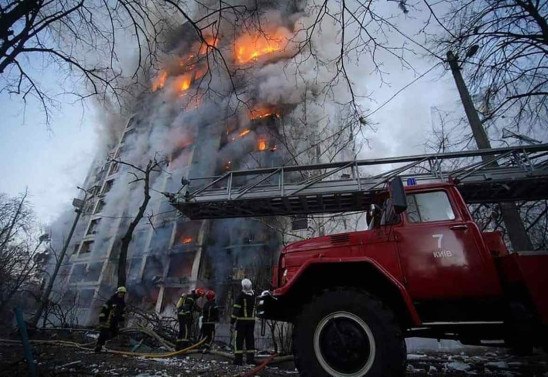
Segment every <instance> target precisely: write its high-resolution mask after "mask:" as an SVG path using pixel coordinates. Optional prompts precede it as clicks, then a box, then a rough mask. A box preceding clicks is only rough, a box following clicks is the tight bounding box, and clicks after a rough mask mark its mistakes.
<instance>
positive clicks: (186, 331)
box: [175, 288, 205, 351]
mask: <svg viewBox="0 0 548 377" xmlns="http://www.w3.org/2000/svg"><path fill="white" fill-rule="evenodd" d="M204 294H205V291H204V289H203V288H196V289H194V290H192V291H190V292H189V293H183V294H182V295H181V297H180V298H179V301H177V306H176V307H177V319H178V320H179V335H178V336H177V344H176V346H175V349H176V350H177V351H178V350H181V349H183V348H187V347H188V346H190V329H191V328H192V314H193V312H195V311H198V310H199V308H198V305H197V304H196V301H198V299H199V298H200V297H202V296H203V295H204Z"/></svg>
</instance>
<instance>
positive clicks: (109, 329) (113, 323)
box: [95, 287, 127, 352]
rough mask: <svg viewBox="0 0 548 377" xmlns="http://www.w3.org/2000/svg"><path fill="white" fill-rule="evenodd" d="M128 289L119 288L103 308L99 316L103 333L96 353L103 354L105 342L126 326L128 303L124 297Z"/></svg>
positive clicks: (96, 347)
mask: <svg viewBox="0 0 548 377" xmlns="http://www.w3.org/2000/svg"><path fill="white" fill-rule="evenodd" d="M126 292H127V290H126V287H118V289H117V290H116V293H115V294H114V295H112V296H111V297H110V298H109V299H108V300H107V302H105V304H104V305H103V307H102V308H101V313H100V314H99V327H100V328H101V332H100V333H99V338H98V339H97V345H96V346H95V352H101V349H102V348H103V345H104V344H105V342H106V341H107V340H109V339H111V338H113V337H115V336H116V335H117V334H118V327H119V326H123V325H124V321H125V309H126V303H125V301H124V296H125V294H126Z"/></svg>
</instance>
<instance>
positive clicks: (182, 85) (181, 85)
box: [175, 73, 192, 92]
mask: <svg viewBox="0 0 548 377" xmlns="http://www.w3.org/2000/svg"><path fill="white" fill-rule="evenodd" d="M190 85H192V75H191V74H190V73H185V74H184V75H181V76H179V77H177V79H176V80H175V88H176V89H177V91H178V92H184V91H186V90H188V88H190Z"/></svg>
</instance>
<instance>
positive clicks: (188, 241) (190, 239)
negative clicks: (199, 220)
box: [181, 236, 192, 245]
mask: <svg viewBox="0 0 548 377" xmlns="http://www.w3.org/2000/svg"><path fill="white" fill-rule="evenodd" d="M191 242H192V237H185V236H183V237H181V243H183V244H185V245H187V244H189V243H191Z"/></svg>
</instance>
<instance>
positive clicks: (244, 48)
mask: <svg viewBox="0 0 548 377" xmlns="http://www.w3.org/2000/svg"><path fill="white" fill-rule="evenodd" d="M286 39H287V38H286V37H285V36H284V35H283V34H282V33H281V32H275V33H273V35H268V36H267V35H264V34H256V35H242V36H241V37H239V38H238V39H237V40H236V43H235V46H234V55H235V58H236V62H238V63H239V64H245V63H248V62H250V61H255V60H257V59H258V58H260V57H262V56H264V55H269V54H272V53H273V52H277V51H281V50H282V49H283V48H284V47H285V46H284V43H283V41H284V40H286Z"/></svg>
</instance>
